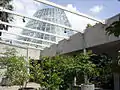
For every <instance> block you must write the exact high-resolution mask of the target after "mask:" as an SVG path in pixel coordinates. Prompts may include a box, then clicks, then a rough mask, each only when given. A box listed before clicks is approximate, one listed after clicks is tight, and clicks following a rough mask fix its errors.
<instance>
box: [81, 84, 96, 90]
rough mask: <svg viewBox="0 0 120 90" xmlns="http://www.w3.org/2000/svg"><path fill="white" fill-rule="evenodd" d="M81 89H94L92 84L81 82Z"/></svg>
mask: <svg viewBox="0 0 120 90" xmlns="http://www.w3.org/2000/svg"><path fill="white" fill-rule="evenodd" d="M81 90H95V86H94V84H89V85H87V84H81Z"/></svg>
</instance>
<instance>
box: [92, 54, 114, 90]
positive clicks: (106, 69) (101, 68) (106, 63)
mask: <svg viewBox="0 0 120 90" xmlns="http://www.w3.org/2000/svg"><path fill="white" fill-rule="evenodd" d="M91 61H92V62H93V63H94V64H95V65H96V68H97V70H98V72H99V74H100V75H99V76H98V77H96V78H94V79H93V82H94V83H95V84H96V85H97V86H98V87H102V88H106V89H109V88H112V69H113V65H112V58H111V57H110V56H108V55H107V54H105V53H103V54H100V55H93V56H91Z"/></svg>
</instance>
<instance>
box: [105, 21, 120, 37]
mask: <svg viewBox="0 0 120 90" xmlns="http://www.w3.org/2000/svg"><path fill="white" fill-rule="evenodd" d="M105 31H106V33H107V34H108V35H111V34H114V36H116V37H119V36H120V21H115V22H113V23H112V24H110V25H109V26H108V27H107V28H106V29H105Z"/></svg>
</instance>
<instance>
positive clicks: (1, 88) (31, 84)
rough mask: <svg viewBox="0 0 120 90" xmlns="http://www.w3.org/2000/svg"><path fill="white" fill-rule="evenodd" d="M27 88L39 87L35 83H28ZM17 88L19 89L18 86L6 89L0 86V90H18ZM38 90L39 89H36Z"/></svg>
mask: <svg viewBox="0 0 120 90" xmlns="http://www.w3.org/2000/svg"><path fill="white" fill-rule="evenodd" d="M27 87H33V88H37V89H38V88H39V87H40V85H39V84H36V83H32V82H31V83H28V84H27ZM18 88H20V87H19V86H11V87H7V86H3V87H2V86H0V90H18ZM38 90H39V89H38Z"/></svg>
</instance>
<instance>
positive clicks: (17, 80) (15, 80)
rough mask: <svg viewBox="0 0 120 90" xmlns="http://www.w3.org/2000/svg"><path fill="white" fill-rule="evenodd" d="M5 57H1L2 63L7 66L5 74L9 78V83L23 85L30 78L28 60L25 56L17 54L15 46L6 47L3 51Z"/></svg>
mask: <svg viewBox="0 0 120 90" xmlns="http://www.w3.org/2000/svg"><path fill="white" fill-rule="evenodd" d="M2 54H3V55H4V57H2V58H0V63H2V64H3V65H5V66H6V67H7V70H6V73H5V76H6V78H7V79H8V80H9V81H8V82H9V85H22V86H23V84H24V82H25V81H27V80H28V78H29V74H28V68H27V65H28V63H27V61H26V60H25V57H23V56H17V55H16V54H17V51H16V50H15V49H14V48H6V52H5V53H2Z"/></svg>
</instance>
